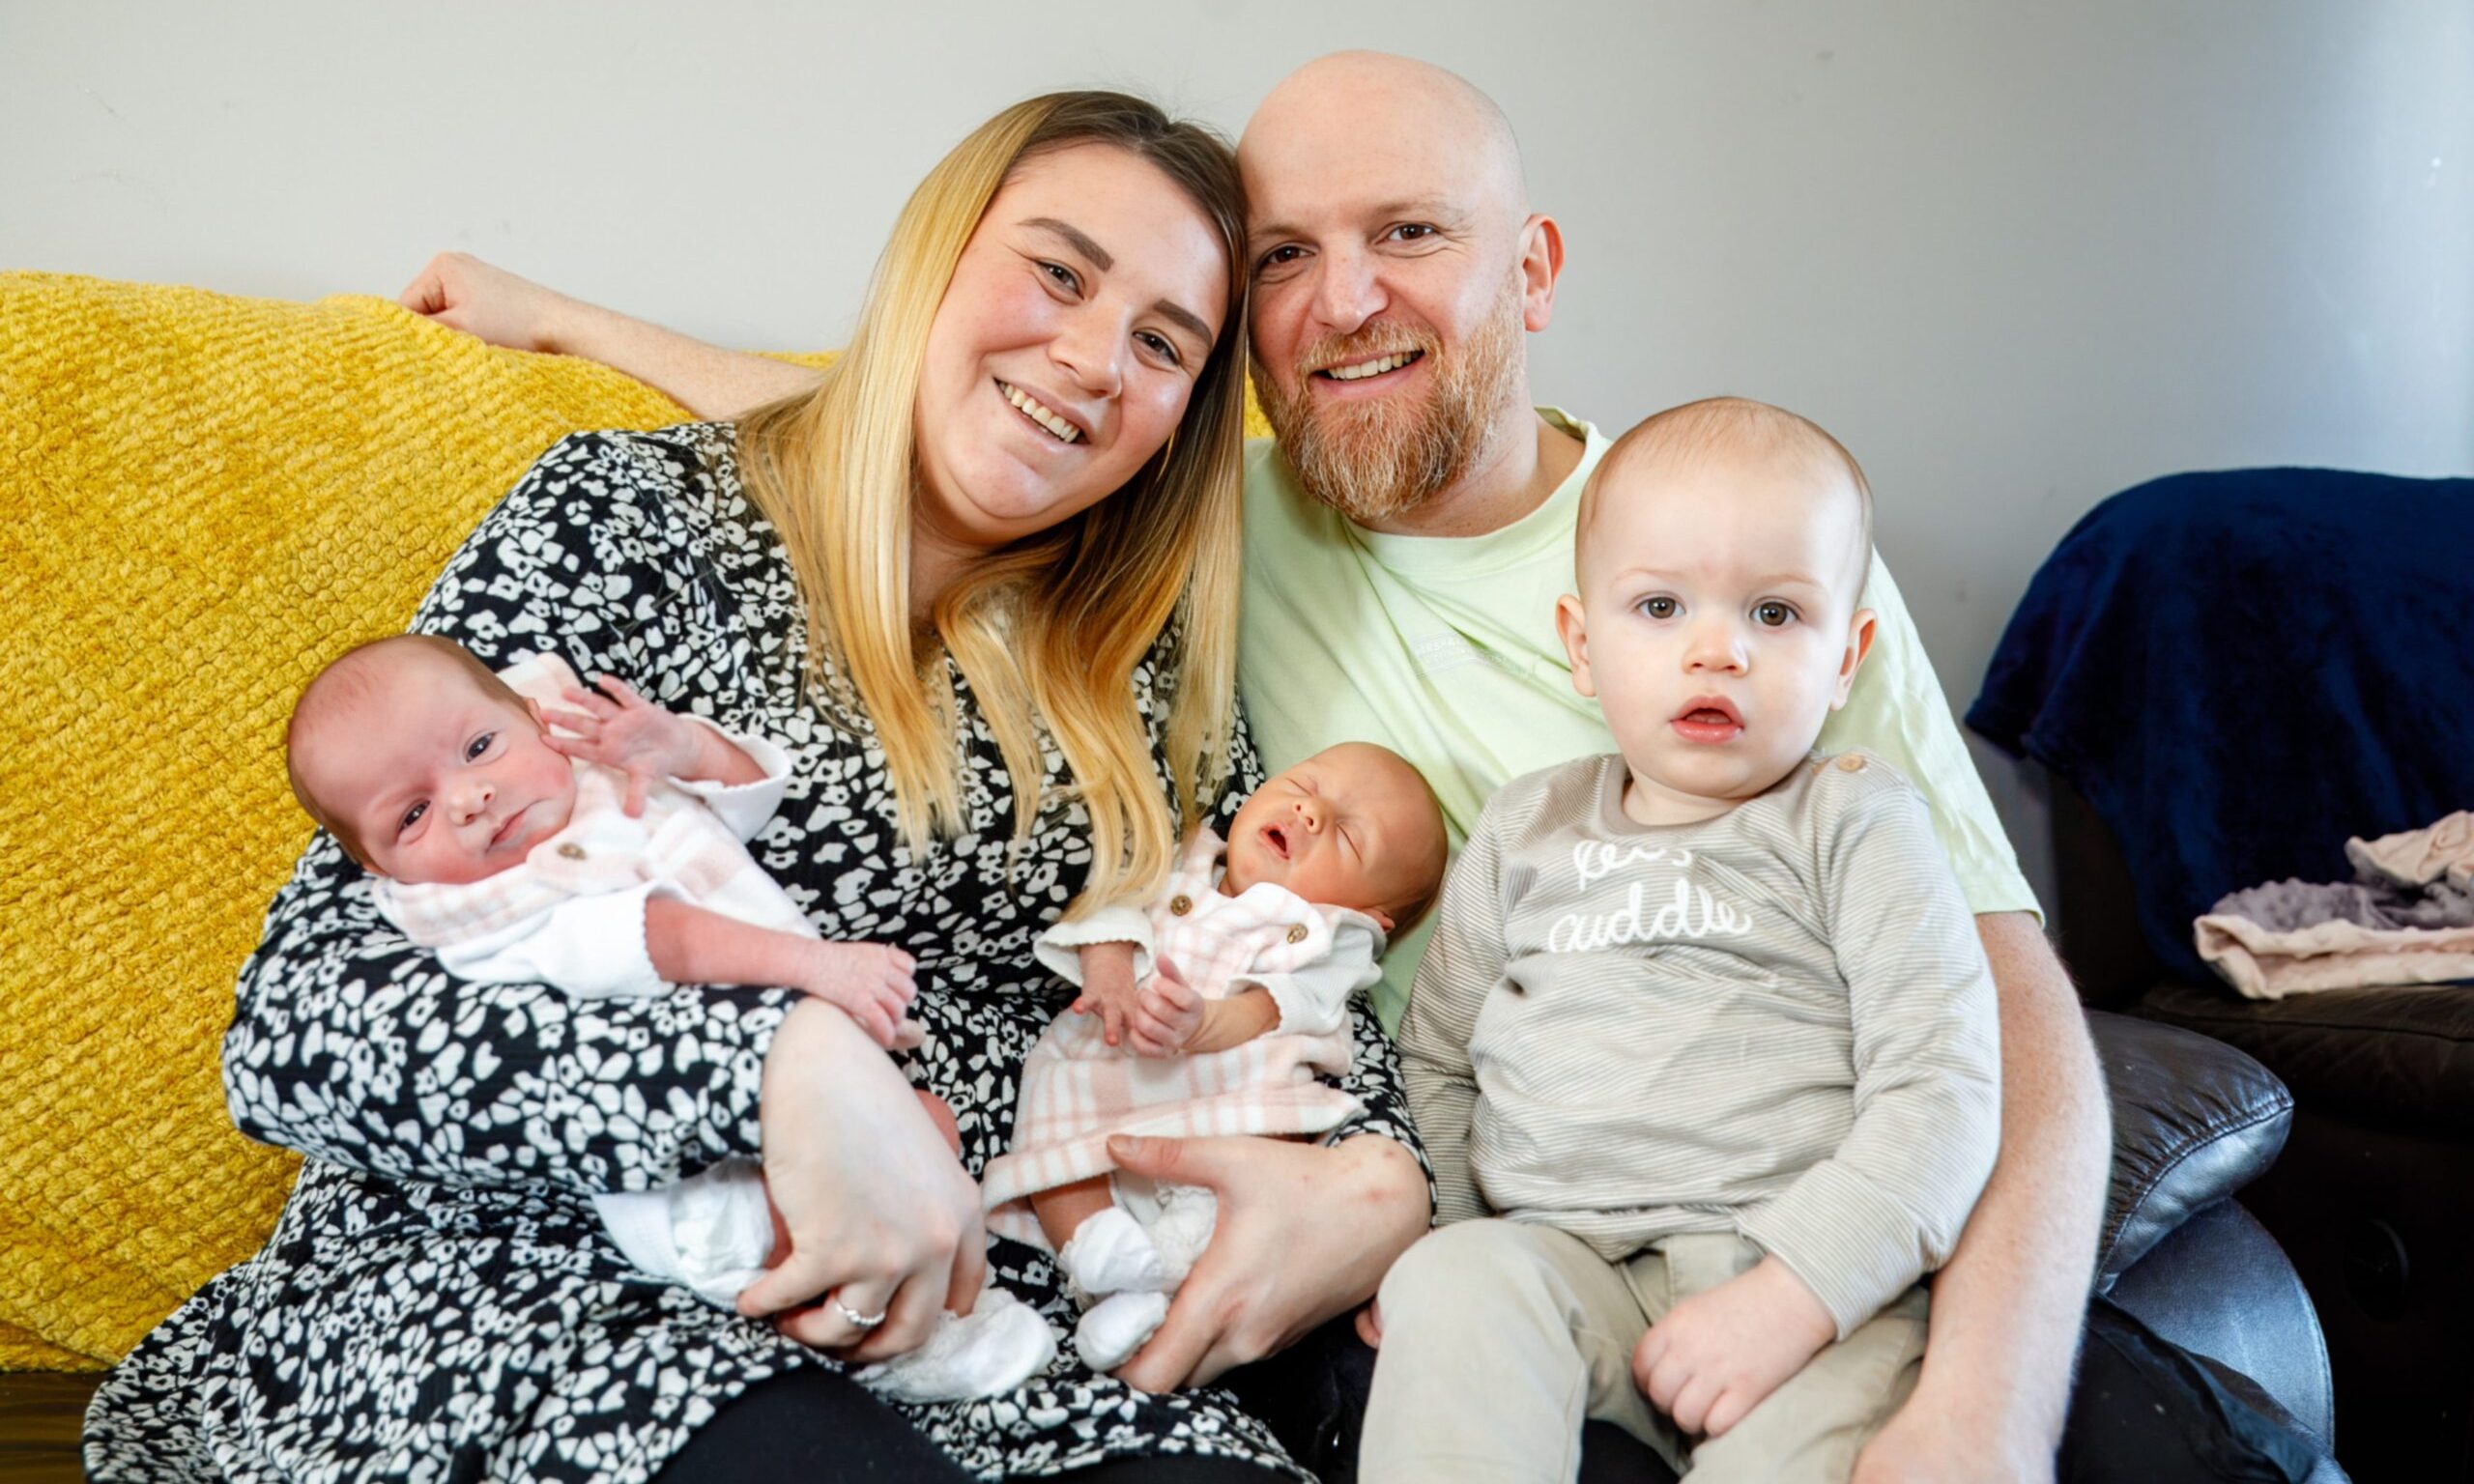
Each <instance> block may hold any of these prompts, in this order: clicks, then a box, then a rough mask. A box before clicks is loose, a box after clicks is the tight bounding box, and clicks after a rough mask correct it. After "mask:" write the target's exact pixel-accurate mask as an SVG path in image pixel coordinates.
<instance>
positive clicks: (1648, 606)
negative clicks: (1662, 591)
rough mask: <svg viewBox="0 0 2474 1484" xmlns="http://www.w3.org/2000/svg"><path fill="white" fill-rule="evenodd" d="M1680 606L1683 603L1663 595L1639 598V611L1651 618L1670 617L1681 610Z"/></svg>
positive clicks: (1681, 606)
mask: <svg viewBox="0 0 2474 1484" xmlns="http://www.w3.org/2000/svg"><path fill="white" fill-rule="evenodd" d="M1682 608H1683V605H1681V604H1679V603H1677V602H1676V601H1675V599H1673V598H1670V597H1665V596H1659V597H1654V598H1643V599H1642V600H1641V612H1642V613H1644V614H1648V615H1649V616H1651V617H1653V618H1672V617H1674V616H1675V615H1676V614H1677V613H1679V612H1681V611H1682Z"/></svg>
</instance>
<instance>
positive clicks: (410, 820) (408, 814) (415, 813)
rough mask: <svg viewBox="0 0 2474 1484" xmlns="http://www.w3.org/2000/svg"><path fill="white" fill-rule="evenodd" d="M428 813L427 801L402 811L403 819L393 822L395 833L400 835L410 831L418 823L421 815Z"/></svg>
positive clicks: (424, 800)
mask: <svg viewBox="0 0 2474 1484" xmlns="http://www.w3.org/2000/svg"><path fill="white" fill-rule="evenodd" d="M425 813H429V800H427V799H423V800H421V801H420V802H419V803H418V804H416V805H414V806H413V807H412V808H410V809H408V810H406V811H404V817H403V818H401V819H398V820H396V821H395V833H396V834H398V835H401V834H403V833H404V832H405V831H406V830H409V829H411V828H412V827H413V826H414V825H417V824H418V823H420V822H421V815H423V814H425Z"/></svg>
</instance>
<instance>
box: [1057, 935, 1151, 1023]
mask: <svg viewBox="0 0 2474 1484" xmlns="http://www.w3.org/2000/svg"><path fill="white" fill-rule="evenodd" d="M1079 958H1080V959H1081V963H1082V993H1081V996H1080V997H1079V998H1078V999H1077V1000H1075V1002H1074V1003H1073V1005H1072V1006H1070V1007H1069V1008H1070V1009H1071V1010H1072V1011H1073V1012H1074V1013H1076V1014H1078V1015H1097V1016H1099V1017H1100V1039H1101V1040H1102V1041H1105V1042H1108V1044H1109V1045H1112V1046H1113V1045H1117V1044H1119V1043H1121V1042H1123V1041H1124V1040H1125V1022H1126V1018H1127V1017H1128V1016H1130V1015H1132V1014H1133V1013H1134V1002H1135V992H1134V945H1133V944H1131V943H1086V944H1084V945H1083V946H1082V948H1081V951H1080V953H1079Z"/></svg>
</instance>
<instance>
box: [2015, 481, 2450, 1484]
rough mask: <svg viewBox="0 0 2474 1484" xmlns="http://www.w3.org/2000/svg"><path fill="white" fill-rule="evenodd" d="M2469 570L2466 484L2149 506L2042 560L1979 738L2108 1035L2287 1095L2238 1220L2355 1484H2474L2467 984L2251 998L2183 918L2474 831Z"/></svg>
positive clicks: (2148, 499) (2304, 486) (2102, 516)
mask: <svg viewBox="0 0 2474 1484" xmlns="http://www.w3.org/2000/svg"><path fill="white" fill-rule="evenodd" d="M2468 551H2474V479H2467V478H2456V479H2420V478H2402V477H2397V476H2393V475H2384V474H2370V473H2357V472H2350V471H2337V470H2322V469H2296V468H2285V469H2254V470H2231V471H2216V472H2205V473H2190V474H2176V475H2172V476H2169V477H2167V478H2163V479H2157V480H2152V481H2150V482H2148V483H2146V484H2143V485H2140V486H2136V487H2134V488H2132V489H2129V490H2125V491H2123V492H2122V493H2120V494H2118V495H2115V496H2114V497H2113V498H2112V499H2107V500H2105V501H2103V502H2102V503H2100V504H2099V505H2097V506H2096V507H2095V508H2094V509H2092V510H2090V511H2089V512H2088V513H2087V514H2086V516H2085V517H2083V518H2082V519H2081V520H2080V522H2079V523H2078V524H2077V526H2075V527H2074V528H2072V529H2071V530H2070V531H2069V532H2068V533H2067V534H2066V535H2065V536H2064V537H2063V538H2062V539H2061V541H2060V542H2059V543H2058V544H2057V546H2056V547H2055V549H2054V552H2053V553H2052V555H2051V556H2050V557H2047V559H2046V560H2045V562H2044V564H2043V566H2042V568H2041V569H2040V570H2039V571H2038V572H2037V573H2036V575H2035V578H2034V579H2033V580H2032V581H2031V582H2030V584H2029V585H2028V590H2027V592H2026V593H2025V594H2024V595H2023V596H2022V598H2021V600H2020V603H2019V606H2018V609H2017V611H2016V612H2015V613H2014V614H2012V617H2011V620H2010V623H2009V626H2008V628H2007V630H2006V631H2005V633H2004V634H2003V636H2002V639H2001V642H2000V643H1999V646H1997V648H1996V650H1995V652H1994V655H1993V657H1992V660H1991V663H1990V664H1989V665H1988V667H1987V671H1986V675H1985V680H1984V685H1983V688H1982V692H1981V694H1980V695H1979V697H1978V698H1977V699H1976V701H1975V703H1974V705H1973V706H1971V709H1970V711H1969V713H1968V724H1969V726H1970V727H1971V728H1974V729H1975V730H1976V731H1977V732H1978V733H1979V734H1981V735H1983V736H1984V737H1986V738H1988V739H1989V740H1991V741H1993V742H1994V743H1995V744H1996V745H1997V746H1999V747H2002V748H2004V749H2005V750H2007V751H2010V752H2011V753H2013V754H2015V755H2018V756H2025V757H2028V758H2032V759H2033V760H2034V761H2035V763H2037V764H2038V765H2039V767H2038V769H2037V771H2036V772H2035V773H2034V774H2033V775H2032V776H2033V777H2035V778H2039V779H2043V780H2045V781H2046V782H2047V784H2048V788H2049V793H2050V798H2051V803H2052V816H2053V830H2054V842H2055V847H2056V849H2055V853H2056V857H2057V868H2058V871H2059V880H2058V883H2057V885H2058V891H2057V900H2056V901H2055V902H2054V903H2053V904H2052V905H2053V906H2054V907H2055V909H2056V912H2055V915H2056V921H2057V927H2058V928H2059V931H2060V946H2061V951H2062V956H2063V957H2064V958H2065V959H2066V960H2067V961H2068V962H2069V964H2070V966H2071V969H2072V973H2073V977H2074V978H2075V980H2076V981H2077V983H2078V985H2079V986H2080V992H2081V995H2082V997H2083V999H2084V1000H2085V1001H2086V1003H2087V1004H2088V1005H2089V1006H2090V1007H2091V1020H2093V1021H2097V1022H2102V1021H2107V1020H2111V1019H2114V1018H2117V1017H2119V1016H2127V1017H2130V1018H2132V1019H2135V1020H2137V1021H2140V1022H2142V1023H2143V1024H2145V1025H2146V1026H2149V1027H2152V1028H2155V1029H2158V1030H2160V1031H2161V1030H2164V1029H2166V1028H2172V1030H2174V1031H2176V1032H2181V1033H2190V1034H2199V1035H2204V1036H2206V1037H2208V1038H2211V1039H2212V1040H2213V1041H2215V1042H2219V1043H2222V1044H2225V1045H2229V1046H2231V1047H2237V1048H2239V1049H2240V1050H2241V1051H2243V1052H2245V1053H2248V1054H2249V1056H2251V1057H2252V1058H2253V1059H2254V1062H2255V1065H2258V1066H2260V1067H2263V1068H2264V1069H2265V1070H2266V1072H2267V1073H2268V1074H2270V1075H2271V1076H2272V1077H2273V1079H2274V1080H2275V1081H2277V1082H2278V1083H2280V1084H2282V1085H2283V1086H2284V1087H2286V1088H2288V1089H2290V1095H2291V1098H2292V1103H2293V1106H2292V1110H2291V1113H2290V1115H2289V1118H2288V1120H2287V1138H2286V1142H2285V1147H2284V1150H2283V1154H2282V1156H2281V1157H2280V1158H2279V1159H2277V1160H2276V1161H2275V1162H2274V1164H2273V1165H2272V1166H2270V1167H2267V1168H2265V1169H2264V1170H2263V1172H2261V1173H2260V1174H2259V1178H2258V1181H2257V1183H2256V1184H2251V1185H2250V1186H2249V1187H2248V1188H2247V1189H2245V1190H2244V1192H2243V1195H2242V1204H2243V1206H2244V1207H2246V1208H2248V1210H2249V1212H2250V1213H2254V1214H2255V1215H2256V1216H2257V1218H2258V1224H2259V1225H2260V1226H2262V1227H2264V1228H2265V1230H2266V1231H2267V1232H2268V1233H2269V1234H2270V1235H2271V1236H2272V1237H2273V1239H2274V1241H2276V1242H2277V1243H2279V1244H2281V1245H2282V1247H2283V1249H2284V1250H2285V1252H2287V1254H2290V1257H2291V1260H2292V1263H2293V1266H2294V1268H2295V1269H2296V1270H2298V1272H2299V1276H2300V1278H2301V1280H2302V1283H2303V1284H2304V1286H2305V1288H2306V1289H2307V1291H2308V1293H2309V1296H2310V1298H2311V1299H2312V1300H2313V1302H2314V1304H2315V1306H2316V1311H2317V1314H2318V1316H2319V1319H2320V1320H2321V1322H2322V1323H2324V1324H2325V1326H2326V1331H2325V1332H2326V1339H2327V1343H2328V1349H2329V1353H2330V1360H2331V1373H2332V1374H2333V1376H2334V1378H2335V1380H2336V1381H2337V1382H2338V1383H2340V1384H2341V1387H2342V1390H2341V1394H2342V1396H2343V1397H2344V1401H2343V1405H2342V1406H2341V1407H2340V1408H2339V1409H2338V1416H2337V1427H2336V1431H2335V1440H2336V1443H2337V1448H2338V1453H2339V1456H2340V1457H2341V1458H2342V1459H2343V1460H2344V1463H2345V1469H2346V1470H2348V1472H2350V1473H2351V1474H2352V1475H2353V1476H2354V1477H2355V1478H2358V1479H2362V1480H2364V1481H2365V1484H2387V1481H2414V1484H2423V1481H2431V1480H2469V1479H2474V1431H2469V1425H2468V1415H2467V1413H2468V1402H2469V1401H2474V1265H2469V1264H2468V1262H2467V1261H2466V1255H2467V1254H2466V1244H2467V1238H2468V1235H2469V1233H2474V986H2469V985H2456V986H2423V987H2412V988H2399V987H2377V988H2361V989H2340V990H2323V991H2316V992H2311V993H2305V994H2298V995H2294V996H2291V997H2289V998H2287V999H2286V1000H2282V1001H2253V1000H2246V999H2244V998H2242V997H2240V996H2239V995H2238V994H2236V993H2235V992H2234V991H2233V990H2232V989H2231V988H2230V987H2229V986H2228V985H2222V984H2220V983H2218V982H2217V980H2216V977H2215V975H2214V974H2213V973H2212V972H2211V971H2210V970H2209V969H2208V968H2207V967H2206V965H2205V964H2204V963H2203V962H2202V961H2201V958H2200V956H2199V955H2198V953H2197V951H2196V949H2195V947H2194V944H2193V941H2192V920H2193V919H2194V918H2195V917H2197V916H2199V915H2200V914H2201V913H2203V912H2206V911H2208V910H2209V909H2210V907H2211V906H2212V905H2213V904H2214V903H2215V902H2217V901H2218V900H2219V899H2221V898H2223V897H2224V896H2225V895H2226V894H2227V893H2229V892H2232V891H2235V890H2237V889H2241V888H2246V887H2251V886H2256V885H2258V884H2261V883H2264V882H2275V881H2283V880H2287V879H2299V880H2302V881H2306V882H2326V881H2341V880H2344V879H2345V878H2346V877H2347V876H2349V875H2350V874H2351V873H2352V867H2351V866H2350V864H2349V863H2348V862H2347V860H2346V858H2345V852H2344V848H2343V847H2344V845H2345V840H2346V838H2347V837H2348V836H2364V837H2375V836H2380V835H2386V834H2390V833H2393V832H2396V831H2401V830H2409V829H2419V828H2422V827H2424V826H2427V825H2429V824H2431V823H2432V822H2433V821H2435V820H2437V819H2439V818H2440V817H2442V816H2443V815H2445V814H2447V813H2450V812H2451V811H2454V810H2459V809H2463V808H2466V807H2468V806H2469V805H2474V645H2469V644H2468V643H2467V642H2466V640H2465V636H2464V632H2463V628H2464V620H2465V617H2466V615H2467V614H2469V613H2474V585H2469V583H2468V581H2467V579H2466V575H2465V562H2464V557H2465V554H2466V553H2467V552H2468ZM2108 1070H2109V1074H2110V1072H2111V1069H2110V1068H2109V1069H2108ZM2115 1086H2116V1091H2117V1093H2118V1091H2119V1087H2120V1083H2119V1081H2118V1079H2116V1082H2115ZM2227 1111H2228V1112H2229V1113H2230V1111H2231V1110H2230V1107H2229V1106H2228V1109H2227ZM2117 1193H2118V1192H2117ZM2129 1281H2130V1275H2125V1276H2124V1278H2123V1279H2122V1282H2123V1283H2125V1284H2127V1283H2128V1282H2129ZM2193 1343H2194V1344H2195V1345H2196V1344H2197V1342H2196V1341H2194V1342H2193ZM2246 1343H2247V1342H2246ZM2279 1343H2280V1344H2281V1345H2283V1344H2287V1343H2290V1342H2287V1341H2280V1342H2279ZM2200 1348H2205V1347H2204V1346H2201V1347H2200ZM2214 1353H2216V1354H2220V1355H2226V1352H2223V1351H2219V1352H2214ZM2253 1354H2254V1355H2255V1356H2258V1352H2254V1353H2253ZM2227 1357H2228V1358H2231V1356H2227ZM2290 1358H2291V1356H2290V1353H2289V1352H2282V1351H2281V1352H2280V1353H2279V1354H2278V1355H2276V1356H2259V1358H2258V1359H2257V1360H2256V1361H2255V1362H2254V1363H2255V1364H2256V1365H2257V1366H2258V1370H2257V1371H2255V1374H2258V1375H2259V1376H2261V1377H2262V1379H2264V1378H2265V1377H2267V1376H2269V1375H2272V1374H2276V1373H2278V1372H2280V1371H2282V1370H2284V1369H2286V1365H2287V1361H2289V1360H2290ZM2297 1410H2298V1411H2299V1410H2300V1409H2299V1408H2297Z"/></svg>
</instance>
